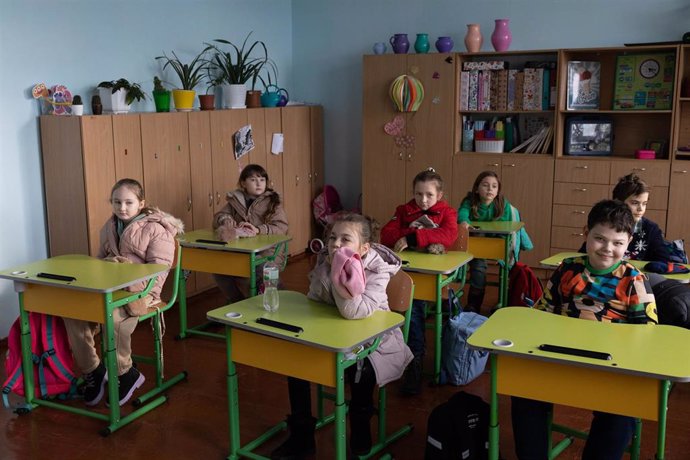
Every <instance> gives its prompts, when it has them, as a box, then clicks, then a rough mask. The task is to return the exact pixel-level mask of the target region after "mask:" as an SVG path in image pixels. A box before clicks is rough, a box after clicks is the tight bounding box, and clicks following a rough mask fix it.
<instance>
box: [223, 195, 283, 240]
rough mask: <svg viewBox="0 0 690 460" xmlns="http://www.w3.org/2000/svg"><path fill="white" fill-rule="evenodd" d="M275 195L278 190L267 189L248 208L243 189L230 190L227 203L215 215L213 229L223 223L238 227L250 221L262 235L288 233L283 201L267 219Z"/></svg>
mask: <svg viewBox="0 0 690 460" xmlns="http://www.w3.org/2000/svg"><path fill="white" fill-rule="evenodd" d="M273 195H277V192H274V191H273V190H266V191H265V192H264V193H262V194H261V195H260V196H258V197H257V198H256V199H255V200H254V201H253V202H252V203H251V204H250V205H249V208H247V205H246V201H245V194H244V192H243V191H242V190H240V189H238V190H234V191H232V192H228V194H227V196H226V197H225V200H226V201H227V203H226V204H225V206H224V207H223V209H221V210H220V211H218V212H217V213H216V214H215V216H213V229H214V230H215V229H217V228H218V227H220V226H221V225H232V226H233V227H237V226H239V225H240V224H241V223H243V222H249V223H250V224H252V225H253V226H255V227H256V228H258V229H259V234H260V235H287V232H288V221H287V215H286V214H285V210H284V209H283V205H282V203H279V204H278V205H277V206H276V208H275V210H274V212H273V215H271V216H270V217H269V218H268V219H266V214H267V213H268V210H269V208H270V206H271V197H272V196H273Z"/></svg>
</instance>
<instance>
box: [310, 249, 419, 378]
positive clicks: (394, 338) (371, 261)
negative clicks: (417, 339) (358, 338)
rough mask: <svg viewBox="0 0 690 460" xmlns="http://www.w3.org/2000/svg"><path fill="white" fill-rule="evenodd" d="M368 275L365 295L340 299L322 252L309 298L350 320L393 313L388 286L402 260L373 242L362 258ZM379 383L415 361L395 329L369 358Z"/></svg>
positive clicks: (392, 376) (400, 334)
mask: <svg viewBox="0 0 690 460" xmlns="http://www.w3.org/2000/svg"><path fill="white" fill-rule="evenodd" d="M362 263H363V265H364V273H365V275H366V287H365V290H364V293H363V294H361V295H357V296H355V297H353V298H351V299H345V298H343V297H341V296H340V295H339V294H338V293H337V292H336V290H335V289H334V288H333V285H332V282H331V279H330V276H329V273H330V270H331V265H330V262H329V261H328V252H327V251H325V250H324V251H322V252H321V253H320V254H319V256H318V259H317V262H316V266H315V267H314V269H313V270H312V271H311V272H310V273H309V294H308V295H307V296H308V297H309V298H310V299H313V300H316V301H319V302H325V303H329V304H333V305H335V306H336V307H338V311H339V312H340V314H341V315H342V316H343V317H344V318H347V319H361V318H366V317H368V316H371V315H372V314H373V313H374V312H375V311H376V310H384V311H390V308H389V307H388V296H387V295H386V287H387V286H388V282H389V281H390V279H391V277H392V276H393V275H394V274H396V273H397V272H398V270H400V266H401V262H400V258H399V257H398V256H397V255H395V253H394V252H393V251H391V250H390V249H388V248H386V247H385V246H383V245H380V244H377V243H373V244H372V245H371V248H370V249H369V252H368V253H367V254H366V256H365V257H364V258H363V259H362ZM369 360H370V361H371V364H372V367H373V368H374V372H375V373H376V381H377V382H378V384H379V385H385V384H386V383H388V382H392V381H394V380H397V379H399V378H400V377H401V376H402V374H403V371H404V370H405V367H406V366H407V365H408V364H409V362H410V361H412V352H411V351H410V349H409V348H408V347H407V345H406V344H405V340H404V339H403V335H402V331H401V330H400V329H399V328H396V329H394V330H392V331H389V332H387V333H386V334H385V335H384V336H383V338H382V340H381V343H380V344H379V347H378V348H377V349H376V350H375V351H374V352H373V353H372V354H370V355H369Z"/></svg>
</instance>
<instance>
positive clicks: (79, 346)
mask: <svg viewBox="0 0 690 460" xmlns="http://www.w3.org/2000/svg"><path fill="white" fill-rule="evenodd" d="M110 203H111V205H112V208H113V215H112V217H111V218H110V219H108V221H107V222H106V223H105V225H104V226H103V229H102V230H101V246H100V249H99V251H98V257H99V258H101V259H105V260H109V261H111V262H113V263H135V264H163V265H167V266H168V267H170V266H172V263H173V258H174V255H175V235H177V234H178V233H181V232H182V229H183V224H182V221H181V220H179V219H177V218H175V217H173V216H171V215H170V214H167V213H165V212H162V211H160V210H159V209H156V208H147V207H145V200H144V190H143V189H142V187H141V185H140V184H139V182H137V181H136V180H134V179H122V180H120V181H118V182H117V183H116V184H115V185H114V186H113V189H112V192H111V195H110ZM166 277H167V273H165V274H163V275H160V276H158V279H157V280H156V282H155V285H154V286H153V288H152V289H151V291H150V292H149V294H148V295H147V296H146V297H144V298H143V299H140V300H137V301H135V302H132V303H130V304H129V305H127V306H125V307H121V308H116V309H115V310H114V311H113V325H114V331H115V341H116V347H117V367H118V376H117V379H118V381H119V404H120V406H122V405H123V404H125V403H126V402H127V401H128V400H129V399H130V398H131V397H132V393H134V390H136V389H137V388H139V387H140V386H141V385H142V384H143V383H144V380H145V378H144V375H143V374H142V373H141V372H139V371H138V370H137V369H136V368H135V367H132V345H131V341H132V333H133V332H134V329H135V328H136V326H137V323H138V321H139V318H138V316H139V315H140V314H143V313H145V312H146V309H147V307H149V306H153V305H156V304H158V303H160V301H161V299H160V294H161V289H162V288H163V283H165V279H166ZM145 285H146V283H145V282H142V283H140V284H138V285H133V286H130V287H129V288H127V289H128V290H129V291H131V292H139V291H142V290H143V289H144V287H145ZM65 328H66V329H67V335H68V337H69V341H70V345H71V346H72V354H73V355H74V361H75V363H76V364H77V366H78V367H79V369H80V370H81V372H82V373H83V374H84V381H85V382H86V387H85V389H84V402H85V403H86V405H87V406H95V405H96V404H98V403H99V401H100V400H101V399H102V398H103V395H104V394H105V384H106V382H107V381H108V378H109V376H108V374H107V371H106V368H105V366H104V365H103V363H102V362H101V360H100V359H99V357H98V353H97V351H96V347H95V341H94V336H95V335H96V334H97V332H98V329H99V325H98V324H96V323H91V322H88V321H81V320H75V319H68V318H65Z"/></svg>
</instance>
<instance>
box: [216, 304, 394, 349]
mask: <svg viewBox="0 0 690 460" xmlns="http://www.w3.org/2000/svg"><path fill="white" fill-rule="evenodd" d="M278 293H279V295H280V308H279V309H278V311H277V312H275V313H270V312H267V311H266V310H264V307H263V296H261V295H258V296H254V297H250V298H249V299H245V300H242V301H241V302H237V303H233V304H230V305H225V306H223V307H220V308H216V309H215V310H211V311H209V312H208V313H207V314H206V317H207V318H208V319H209V320H211V321H216V322H218V323H222V324H225V325H227V326H230V327H233V328H237V329H243V330H246V331H251V332H254V333H258V334H262V335H267V336H271V337H276V338H279V339H284V340H288V341H291V342H296V343H301V344H306V345H310V346H313V347H315V348H321V349H325V350H328V351H333V352H348V351H350V350H352V349H353V348H356V347H358V346H359V345H361V344H365V343H367V342H369V341H371V340H372V339H373V338H376V337H378V336H380V335H381V334H383V333H384V332H386V331H389V330H391V329H394V328H396V327H398V326H400V325H401V324H402V323H403V322H404V321H405V318H404V317H403V316H402V315H400V314H398V313H394V312H385V311H377V312H375V313H374V314H373V315H372V316H370V317H368V318H364V319H357V320H350V319H345V318H343V317H342V316H341V315H340V313H339V312H338V309H337V307H336V306H335V305H328V304H324V303H320V302H316V301H313V300H310V299H307V296H305V295H304V294H302V293H299V292H292V291H278ZM229 313H230V314H232V316H230V317H228V316H226V315H227V314H229ZM237 314H239V315H241V316H240V317H239V318H238V317H236V315H237ZM257 318H267V319H271V320H274V321H279V322H282V323H286V324H291V325H294V326H299V327H301V328H303V331H302V332H290V331H286V330H283V329H279V328H275V327H271V326H267V325H263V324H259V323H257V322H256V319H257Z"/></svg>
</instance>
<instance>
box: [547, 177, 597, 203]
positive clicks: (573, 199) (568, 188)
mask: <svg viewBox="0 0 690 460" xmlns="http://www.w3.org/2000/svg"><path fill="white" fill-rule="evenodd" d="M610 196H611V186H610V185H608V184H604V185H600V184H583V183H568V182H556V183H555V184H553V203H554V204H569V205H583V206H588V207H589V206H592V205H593V204H594V203H596V202H597V201H599V200H603V199H605V198H608V197H610Z"/></svg>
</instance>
